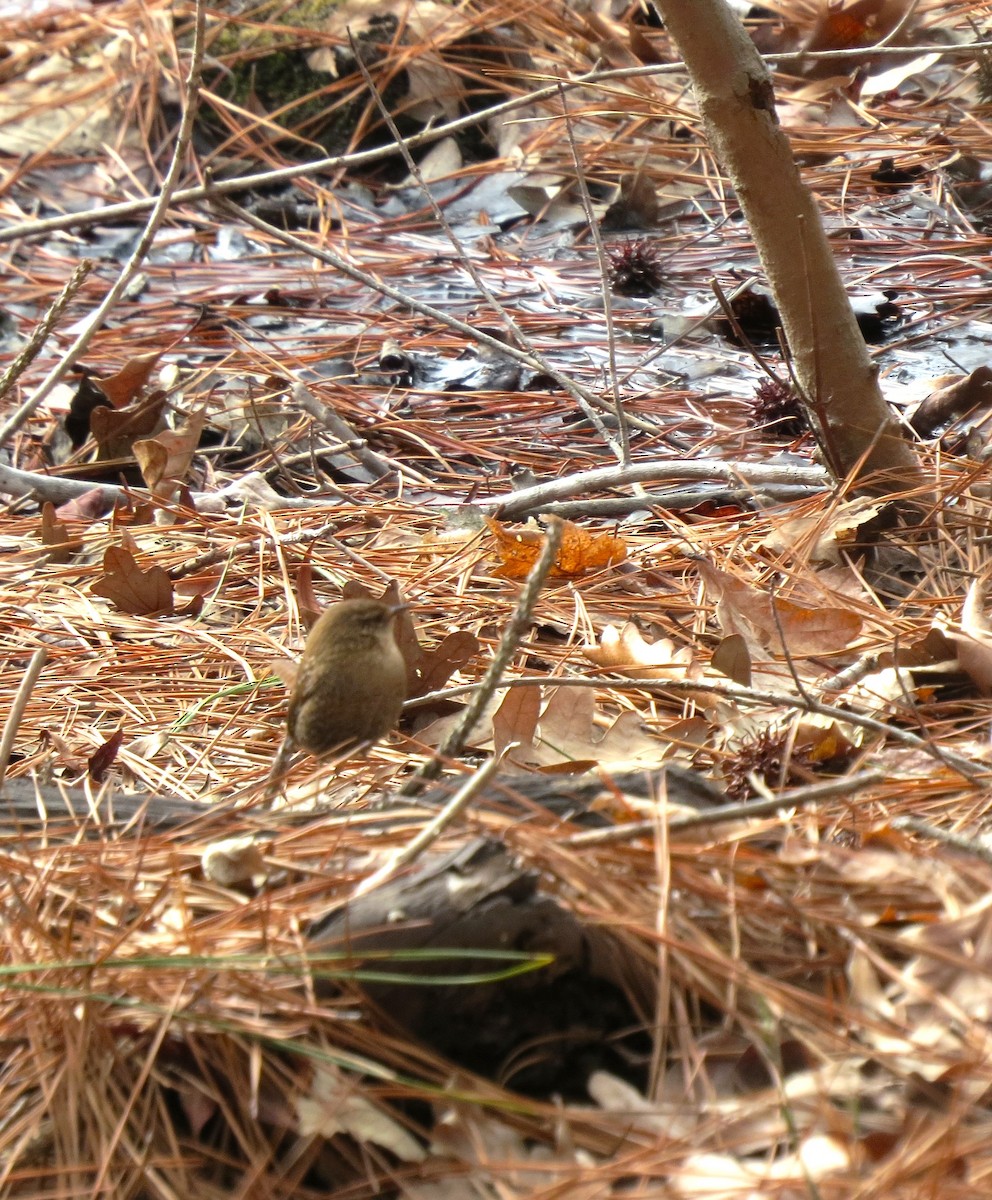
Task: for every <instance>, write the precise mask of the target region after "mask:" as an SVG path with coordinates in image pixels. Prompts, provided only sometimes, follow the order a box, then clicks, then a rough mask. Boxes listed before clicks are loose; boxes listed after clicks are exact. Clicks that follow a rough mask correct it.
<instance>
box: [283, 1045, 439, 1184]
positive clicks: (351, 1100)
mask: <svg viewBox="0 0 992 1200" xmlns="http://www.w3.org/2000/svg"><path fill="white" fill-rule="evenodd" d="M296 1118H297V1128H298V1131H299V1133H300V1135H301V1136H302V1137H306V1138H311V1137H314V1136H316V1135H319V1136H321V1137H325V1138H330V1137H333V1136H334V1135H335V1134H336V1133H347V1134H349V1135H350V1136H351V1137H353V1138H354V1139H355V1141H356V1142H357V1143H358V1144H359V1145H360V1146H362V1145H365V1144H366V1143H369V1142H372V1143H374V1144H375V1145H376V1146H382V1147H384V1148H385V1149H387V1150H390V1151H391V1152H392V1153H393V1154H395V1155H396V1157H397V1158H398V1159H400V1161H401V1162H422V1161H423V1159H424V1158H425V1157H426V1156H425V1152H424V1149H423V1147H422V1146H421V1144H420V1143H419V1142H418V1141H417V1139H416V1138H415V1137H413V1135H412V1134H410V1133H407V1131H406V1130H405V1129H404V1128H403V1126H402V1125H400V1123H399V1122H398V1121H396V1120H395V1119H394V1118H393V1117H390V1116H388V1115H387V1114H386V1112H385V1111H384V1110H383V1109H381V1108H378V1107H377V1106H376V1105H374V1104H372V1102H371V1101H369V1100H367V1099H366V1098H365V1095H364V1093H363V1091H362V1088H361V1084H360V1083H359V1082H358V1081H355V1080H352V1079H350V1078H349V1077H348V1076H347V1075H346V1074H345V1073H344V1072H343V1071H342V1070H340V1068H338V1067H337V1066H335V1065H334V1064H333V1063H321V1064H319V1065H318V1066H317V1067H316V1068H315V1070H314V1075H313V1081H312V1083H311V1085H310V1094H309V1095H308V1096H299V1097H297V1100H296Z"/></svg>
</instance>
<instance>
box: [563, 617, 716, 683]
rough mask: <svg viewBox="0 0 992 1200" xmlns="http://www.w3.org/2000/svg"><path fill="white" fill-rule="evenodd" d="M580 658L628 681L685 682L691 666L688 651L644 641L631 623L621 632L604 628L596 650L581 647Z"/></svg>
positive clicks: (667, 643) (667, 641) (662, 641)
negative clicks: (676, 680)
mask: <svg viewBox="0 0 992 1200" xmlns="http://www.w3.org/2000/svg"><path fill="white" fill-rule="evenodd" d="M582 653H583V655H584V656H585V657H586V658H587V659H588V660H589V661H590V662H591V663H595V664H596V666H598V667H602V668H603V670H604V671H615V672H616V673H617V674H618V675H626V676H627V677H628V678H629V679H647V678H654V679H659V678H661V679H685V678H686V677H687V676H688V673H689V668H690V666H691V665H692V649H691V648H690V647H688V646H683V647H681V648H677V647H676V645H675V643H674V642H673V641H671V640H670V639H669V638H659V639H658V640H657V641H656V642H649V641H647V640H646V639H645V638H644V636H643V635H642V633H641V631H640V630H639V629H638V628H637V626H636V625H635V624H634V623H633V621H627V622H626V624H625V625H623V627H622V628H620V629H618V628H617V627H616V625H607V626H606V628H605V629H604V630H603V632H602V634H601V635H600V638H599V644H598V645H596V646H583V647H582Z"/></svg>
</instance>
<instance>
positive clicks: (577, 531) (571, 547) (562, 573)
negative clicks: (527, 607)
mask: <svg viewBox="0 0 992 1200" xmlns="http://www.w3.org/2000/svg"><path fill="white" fill-rule="evenodd" d="M486 524H487V525H488V526H489V530H490V532H491V533H492V534H493V536H494V537H495V538H496V542H497V550H498V552H499V556H500V560H501V561H500V565H499V567H498V568H497V569H496V571H495V572H494V574H495V575H496V576H497V577H498V578H500V579H523V578H525V577H526V576H527V575H528V574H529V573H530V570H531V568H532V567H533V565H534V563H535V562H536V561H537V559H538V556H539V555H540V553H541V548H542V547H543V545H544V534H543V533H541V532H540V531H539V530H536V529H522V530H520V531H519V532H517V533H511V532H510V531H509V530H508V529H507V528H506V526H505V525H502V524H501V523H500V522H499V521H497V520H495V519H494V518H492V517H487V518H486ZM562 525H563V530H562V537H561V546H560V547H559V550H558V557H557V558H556V559H555V563H554V566H553V567H552V568H551V572H550V574H551V577H552V578H553V579H575V578H577V577H578V576H580V575H584V574H585V573H586V572H587V571H595V570H598V569H599V568H601V567H606V566H609V565H610V563H618V562H623V560H624V559H625V558H626V557H627V544H626V542H624V541H623V539H622V538H616V537H613V535H612V534H609V533H591V532H590V531H589V530H588V529H583V528H582V527H581V526H580V525H576V524H575V523H574V522H572V521H563V522H562Z"/></svg>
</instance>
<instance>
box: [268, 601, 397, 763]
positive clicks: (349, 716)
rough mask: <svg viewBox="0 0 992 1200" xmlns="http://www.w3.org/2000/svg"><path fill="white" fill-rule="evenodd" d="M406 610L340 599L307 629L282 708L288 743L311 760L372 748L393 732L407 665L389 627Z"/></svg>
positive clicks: (380, 603) (394, 605)
mask: <svg viewBox="0 0 992 1200" xmlns="http://www.w3.org/2000/svg"><path fill="white" fill-rule="evenodd" d="M406 607H407V605H405V604H383V603H382V602H381V601H379V600H341V601H339V603H337V604H332V605H331V607H330V608H328V609H327V610H326V611H325V612H324V613H322V614H321V616H320V619H319V620H318V621H317V623H316V624H315V625H314V627H313V629H311V630H310V635H309V637H308V638H307V644H306V647H305V649H304V651H303V658H302V659H301V661H300V669H299V673H298V675H297V677H296V684H295V686H294V688H293V695H292V699H291V700H290V702H289V712H288V714H287V719H286V724H287V727H288V730H289V736H290V738H291V739H292V741H293V742H294V743H295V744H296V745H297V746H300V747H302V749H304V750H309V751H310V753H311V754H324V753H325V752H326V751H328V750H334V749H338V748H345V747H347V746H351V745H354V744H355V743H357V742H366V741H369V742H374V741H376V740H377V739H378V738H381V737H382V736H383V735H384V734H386V733H388V732H389V731H390V729H394V728H395V727H396V724H397V722H398V721H399V719H400V711H401V709H402V707H403V701H404V700H405V699H406V689H407V676H406V664H405V663H404V661H403V655H402V654H401V653H400V649H399V646H397V644H396V637H395V631H394V627H393V622H394V620H395V618H396V616H397V614H398V613H400V612H402V611H403V610H404V609H405V608H406Z"/></svg>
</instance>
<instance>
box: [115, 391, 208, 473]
mask: <svg viewBox="0 0 992 1200" xmlns="http://www.w3.org/2000/svg"><path fill="white" fill-rule="evenodd" d="M206 423H207V410H206V409H205V408H201V409H198V410H197V411H196V412H193V413H190V415H189V417H188V418H187V420H186V424H185V425H182V426H180V428H179V429H176V430H171V429H166V430H163V431H162V432H161V433H160V434H158V435H157V436H156V437H153V438H149V439H148V440H147V441H139V442H135V443H134V445H133V447H132V451H133V453H134V457H135V458H136V459H137V460H138V466H139V467H140V468H141V474H142V476H143V478H144V480H145V483H146V484H147V486H148V489H149V491H151V492H158V491H160V490H161V488H162V485H163V483H165V482H169V481H172V482H176V483H179V482H181V481H182V480H183V479H184V478H185V477H186V472H187V471H188V470H189V467H190V463H191V462H192V461H193V455H194V453H195V452H196V448H197V446H198V445H199V444H200V434H201V432H202V431H203V427H204V425H205V424H206Z"/></svg>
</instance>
